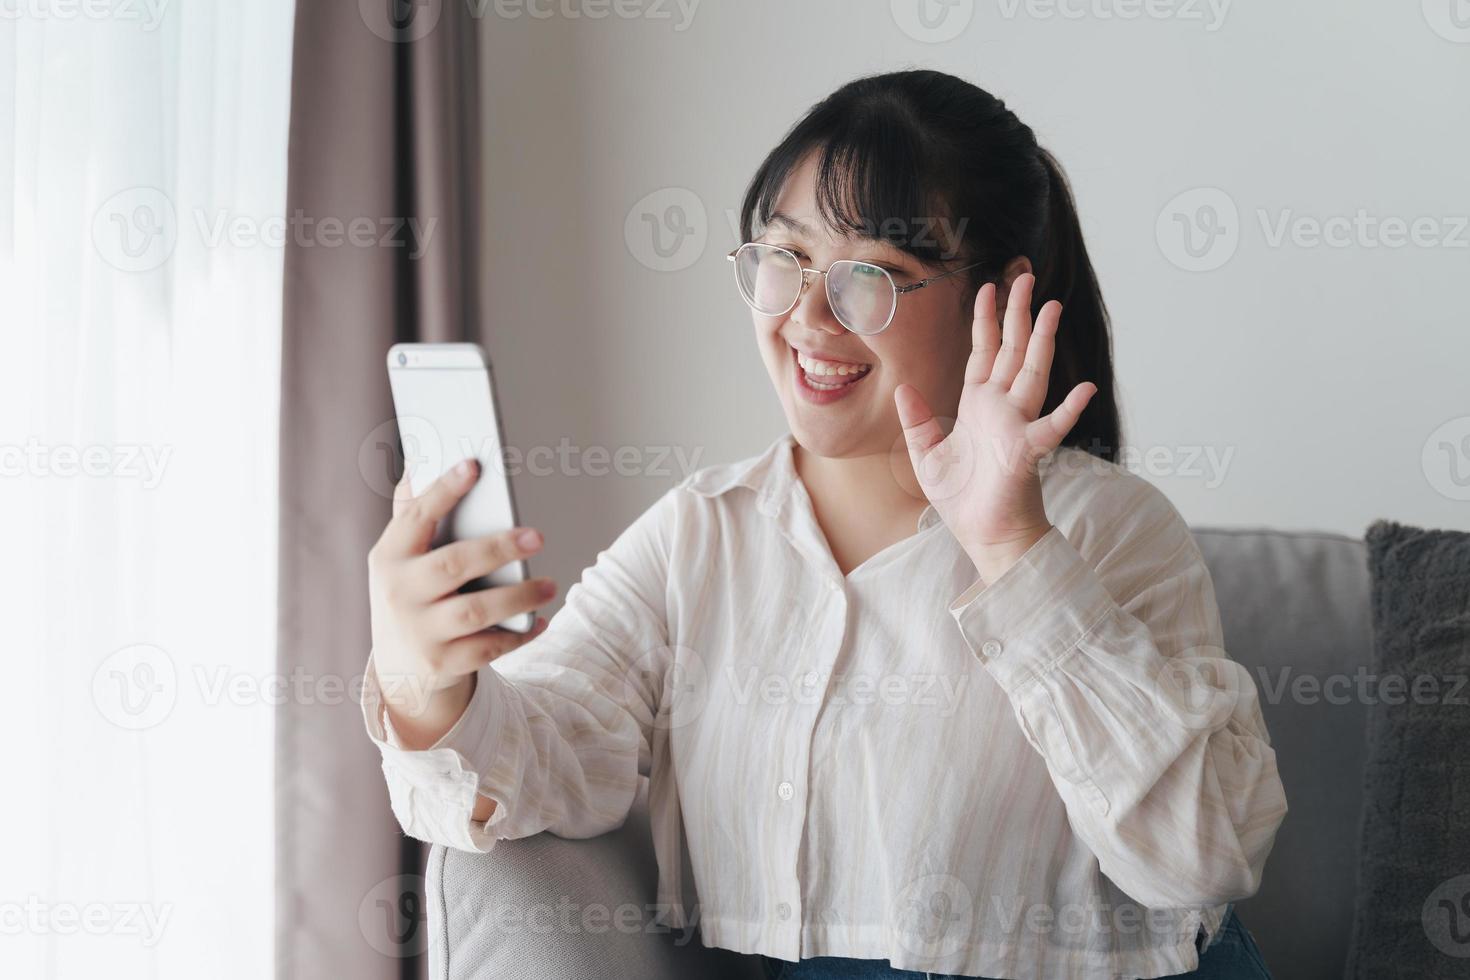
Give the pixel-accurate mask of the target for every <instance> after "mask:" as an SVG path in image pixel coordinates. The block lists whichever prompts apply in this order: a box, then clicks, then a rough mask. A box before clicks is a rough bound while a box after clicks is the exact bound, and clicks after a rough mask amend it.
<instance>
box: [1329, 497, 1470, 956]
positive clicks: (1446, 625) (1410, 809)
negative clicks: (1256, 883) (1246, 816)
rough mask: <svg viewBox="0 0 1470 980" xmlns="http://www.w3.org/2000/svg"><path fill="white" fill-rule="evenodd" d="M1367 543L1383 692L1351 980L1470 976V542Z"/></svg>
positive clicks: (1459, 536) (1371, 729)
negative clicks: (1469, 704) (1356, 979)
mask: <svg viewBox="0 0 1470 980" xmlns="http://www.w3.org/2000/svg"><path fill="white" fill-rule="evenodd" d="M1367 543H1368V566H1369V570H1370V572H1371V573H1372V577H1373V634H1374V658H1373V672H1374V674H1376V675H1378V676H1379V677H1381V678H1383V682H1382V687H1381V688H1379V693H1380V694H1381V696H1380V697H1378V698H1376V699H1375V700H1374V702H1373V703H1372V704H1370V706H1369V709H1368V716H1369V726H1368V763H1367V772H1366V777H1365V782H1364V788H1363V796H1364V799H1363V823H1362V844H1361V847H1360V851H1361V853H1362V855H1363V857H1362V864H1361V865H1360V870H1359V878H1358V882H1359V883H1358V907H1357V917H1356V923H1355V926H1356V927H1355V929H1354V935H1353V942H1352V946H1351V952H1350V954H1349V956H1348V976H1350V977H1363V978H1377V977H1414V978H1415V980H1439V978H1446V980H1448V978H1450V977H1457V978H1458V977H1465V976H1470V759H1467V757H1466V754H1465V748H1466V746H1467V745H1470V710H1467V706H1466V701H1467V698H1470V690H1467V688H1466V677H1467V675H1470V534H1465V533H1463V532H1455V531H1423V530H1420V529H1418V528H1413V527H1404V526H1403V525H1400V524H1393V523H1389V522H1387V521H1382V522H1379V523H1377V524H1375V525H1373V526H1372V527H1371V528H1369V529H1368V534H1367ZM1390 681H1393V685H1392V686H1390Z"/></svg>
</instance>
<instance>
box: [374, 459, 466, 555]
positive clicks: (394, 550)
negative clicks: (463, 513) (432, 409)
mask: <svg viewBox="0 0 1470 980" xmlns="http://www.w3.org/2000/svg"><path fill="white" fill-rule="evenodd" d="M479 469H480V467H479V464H478V463H477V462H476V461H475V460H473V459H465V460H462V461H461V462H460V463H458V464H457V465H455V466H453V467H451V468H450V470H449V472H447V473H445V474H444V475H442V476H440V477H439V479H437V480H435V481H434V482H433V483H431V484H430V485H429V488H428V489H427V490H425V491H424V492H423V493H422V494H420V495H419V496H417V497H412V496H409V495H408V491H407V479H408V478H407V476H405V477H404V479H403V480H400V481H399V484H398V487H395V488H394V491H393V519H392V520H391V521H389V522H388V526H387V527H386V528H384V530H383V535H382V537H380V538H379V539H378V547H379V548H380V549H381V550H382V554H383V555H384V556H385V557H388V558H395V557H407V556H408V555H414V554H420V553H422V552H423V551H425V550H426V549H427V548H428V547H429V542H430V541H432V540H433V538H434V528H435V526H436V525H438V523H439V522H440V521H441V520H443V519H444V518H445V517H446V516H448V514H449V512H450V511H451V510H453V509H454V505H455V504H457V503H459V501H460V499H461V498H462V497H464V495H465V494H467V493H469V490H470V487H472V486H474V485H475V480H476V479H477V478H478V476H479ZM400 491H401V493H400Z"/></svg>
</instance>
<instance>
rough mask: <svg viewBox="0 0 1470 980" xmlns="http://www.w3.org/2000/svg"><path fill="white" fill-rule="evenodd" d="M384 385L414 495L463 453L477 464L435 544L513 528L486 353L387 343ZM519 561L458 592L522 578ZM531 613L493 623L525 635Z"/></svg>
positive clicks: (512, 503)
mask: <svg viewBox="0 0 1470 980" xmlns="http://www.w3.org/2000/svg"><path fill="white" fill-rule="evenodd" d="M388 384H389V387H390V388H391V389H392V391H393V409H394V412H395V414H396V415H397V416H398V436H399V440H400V441H401V442H402V444H403V459H404V465H405V466H407V467H408V468H409V474H410V475H409V486H410V488H411V489H412V490H413V494H414V496H418V495H419V494H421V493H423V492H424V491H425V490H427V489H428V487H429V485H430V484H431V483H433V482H434V481H435V480H436V479H438V478H439V477H440V476H441V475H443V474H444V473H446V472H447V471H448V470H449V469H450V467H452V466H454V464H456V463H458V462H459V461H460V460H462V459H465V458H467V457H473V458H474V459H476V460H477V461H478V462H479V464H480V477H479V479H478V480H476V481H475V485H474V486H473V487H471V488H470V491H469V493H467V494H465V496H464V498H463V499H462V500H461V501H460V502H459V504H458V506H456V507H455V509H454V510H453V511H452V512H450V514H449V516H448V517H447V518H445V519H444V520H443V521H441V522H440V524H439V528H438V531H437V532H436V534H435V537H434V545H433V546H434V547H438V546H439V545H441V544H445V543H448V542H450V541H464V540H466V539H469V538H478V537H484V536H485V535H489V534H496V533H499V532H501V531H507V530H509V529H511V528H513V527H515V526H516V525H517V524H518V523H519V521H518V520H517V518H516V507H515V498H514V496H513V494H512V491H511V485H510V477H509V476H508V475H507V474H506V472H505V465H504V460H505V455H504V442H503V429H502V427H501V418H500V412H499V410H498V407H497V405H496V399H495V386H494V382H493V380H492V376H491V371H490V361H489V358H487V357H486V356H485V352H484V351H483V350H482V349H481V348H480V346H479V345H478V344H394V345H393V346H392V347H391V348H390V349H389V350H388ZM528 575H529V572H528V571H527V569H526V563H525V562H524V561H516V562H513V563H511V564H509V565H505V566H503V567H501V568H499V569H497V570H495V571H494V572H492V573H491V574H490V575H488V576H485V577H483V578H479V579H476V580H474V581H472V582H469V583H467V584H466V585H465V586H464V587H463V588H461V589H460V591H461V592H472V591H476V590H478V589H484V588H489V587H491V586H501V585H513V584H515V583H517V582H523V581H525V580H526V578H527V576H528ZM535 620H536V618H535V615H534V614H533V613H529V612H526V613H520V614H518V615H516V616H513V617H511V618H510V619H508V620H506V621H505V622H503V623H500V624H499V625H500V627H501V628H502V629H508V630H512V631H514V632H517V633H524V632H527V631H528V630H530V629H531V627H532V626H533V625H534V624H535Z"/></svg>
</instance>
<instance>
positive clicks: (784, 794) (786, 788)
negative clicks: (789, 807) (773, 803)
mask: <svg viewBox="0 0 1470 980" xmlns="http://www.w3.org/2000/svg"><path fill="white" fill-rule="evenodd" d="M776 795H777V796H779V797H781V799H783V800H789V799H791V798H792V797H793V796H795V795H796V787H795V786H792V785H791V784H790V783H788V782H786V781H785V780H784V779H783V780H782V781H781V784H780V785H779V786H777V787H776Z"/></svg>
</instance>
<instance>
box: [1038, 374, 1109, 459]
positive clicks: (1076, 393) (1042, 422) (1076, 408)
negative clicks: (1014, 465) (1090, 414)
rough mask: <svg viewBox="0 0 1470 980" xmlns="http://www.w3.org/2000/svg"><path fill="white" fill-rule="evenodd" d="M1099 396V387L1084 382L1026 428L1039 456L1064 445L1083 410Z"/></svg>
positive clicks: (1089, 382)
mask: <svg viewBox="0 0 1470 980" xmlns="http://www.w3.org/2000/svg"><path fill="white" fill-rule="evenodd" d="M1095 394H1097V385H1095V384H1093V383H1092V382H1091V381H1084V382H1082V383H1081V384H1079V385H1078V386H1077V387H1075V388H1073V389H1072V390H1071V391H1069V392H1068V393H1067V397H1066V398H1064V399H1063V400H1062V403H1061V404H1060V405H1058V406H1057V407H1056V408H1054V409H1052V410H1051V412H1050V413H1048V414H1046V415H1044V416H1042V417H1041V418H1039V419H1037V420H1036V421H1035V422H1032V423H1031V424H1030V425H1028V426H1026V438H1027V441H1028V442H1029V443H1030V444H1031V445H1032V447H1033V448H1034V449H1035V451H1036V453H1037V454H1038V455H1045V454H1046V453H1049V452H1051V451H1052V450H1053V449H1055V448H1057V446H1060V445H1061V444H1062V440H1063V439H1065V438H1066V437H1067V433H1068V432H1071V431H1072V426H1074V425H1076V424H1077V420H1078V419H1079V418H1081V417H1082V410H1083V409H1084V408H1086V407H1087V403H1088V402H1089V401H1091V400H1092V396H1093V395H1095Z"/></svg>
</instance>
